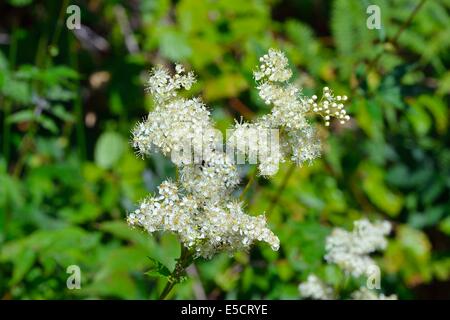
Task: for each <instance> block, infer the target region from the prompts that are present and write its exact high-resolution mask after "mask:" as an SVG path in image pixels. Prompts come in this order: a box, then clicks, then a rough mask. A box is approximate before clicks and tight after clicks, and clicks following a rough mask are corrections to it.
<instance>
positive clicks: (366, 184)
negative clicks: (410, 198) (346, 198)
mask: <svg viewBox="0 0 450 320" xmlns="http://www.w3.org/2000/svg"><path fill="white" fill-rule="evenodd" d="M361 171H362V175H363V176H364V180H363V185H362V186H363V189H364V191H365V192H366V194H367V196H368V197H369V199H370V200H371V201H372V203H373V204H375V205H376V206H377V207H378V208H379V209H381V210H383V211H384V212H386V213H387V214H389V215H390V216H392V217H395V216H397V215H398V214H399V213H400V211H401V210H402V208H403V202H404V199H403V197H402V196H401V195H399V194H396V193H394V192H393V191H391V190H390V189H389V188H388V187H387V186H386V185H385V183H384V181H383V171H382V169H380V168H378V167H375V166H373V165H370V164H364V165H363V166H362V168H361Z"/></svg>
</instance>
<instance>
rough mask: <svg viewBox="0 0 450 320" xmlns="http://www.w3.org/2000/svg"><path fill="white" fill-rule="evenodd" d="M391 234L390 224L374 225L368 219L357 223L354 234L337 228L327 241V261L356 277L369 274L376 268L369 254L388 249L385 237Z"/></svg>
mask: <svg viewBox="0 0 450 320" xmlns="http://www.w3.org/2000/svg"><path fill="white" fill-rule="evenodd" d="M390 232H391V225H390V223H389V222H387V221H380V222H376V223H373V224H372V223H370V221H369V220H367V219H362V220H359V221H355V223H354V228H353V231H352V232H348V231H346V230H344V229H341V228H336V229H334V231H333V232H332V234H331V235H330V236H329V237H328V238H327V240H326V250H327V254H326V256H325V260H327V261H328V262H330V263H335V264H337V265H338V266H339V267H341V268H342V270H344V271H345V272H348V273H351V274H352V276H354V277H359V276H361V275H363V274H367V272H369V271H370V270H371V269H373V268H372V267H373V266H376V263H375V261H373V259H372V258H370V256H369V254H370V253H372V252H374V251H376V250H383V249H385V248H386V245H387V241H386V238H385V236H386V235H388V234H389V233H390Z"/></svg>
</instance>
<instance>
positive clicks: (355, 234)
mask: <svg viewBox="0 0 450 320" xmlns="http://www.w3.org/2000/svg"><path fill="white" fill-rule="evenodd" d="M390 231H391V225H390V223H389V222H387V221H379V222H375V223H371V222H370V221H369V220H367V219H362V220H358V221H355V222H354V228H353V231H352V232H348V231H346V230H343V229H341V228H335V229H334V230H333V232H332V233H331V235H329V236H328V237H327V239H326V252H327V253H326V255H325V260H326V261H327V262H329V263H334V264H336V265H338V266H339V267H340V268H341V269H342V270H343V271H344V273H345V274H346V276H348V275H350V276H352V277H355V278H357V277H359V276H361V275H366V276H368V277H369V276H371V275H370V271H371V270H379V269H378V266H377V265H376V263H375V261H374V260H373V259H372V258H370V257H369V254H370V253H372V252H374V251H376V250H383V249H385V248H386V245H387V240H386V236H387V235H388V234H389V233H390ZM298 288H299V291H300V295H301V296H302V297H303V298H310V299H316V300H330V299H335V298H336V296H337V293H336V292H335V290H334V289H333V287H331V286H330V285H328V284H326V283H325V282H323V281H322V280H321V279H319V278H318V277H317V276H315V275H313V274H311V275H309V276H308V278H307V280H306V281H305V282H303V283H301V284H300V285H299V287H298ZM351 298H352V299H354V300H385V299H389V300H393V299H397V297H396V296H395V295H391V296H385V295H384V294H377V293H376V292H374V291H373V290H369V289H368V288H366V287H361V288H359V289H358V290H356V291H354V292H353V293H352V294H351Z"/></svg>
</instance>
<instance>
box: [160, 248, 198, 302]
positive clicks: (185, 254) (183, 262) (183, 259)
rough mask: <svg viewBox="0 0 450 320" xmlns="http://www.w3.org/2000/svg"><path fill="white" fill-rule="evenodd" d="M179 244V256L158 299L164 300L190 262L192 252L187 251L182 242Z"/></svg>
mask: <svg viewBox="0 0 450 320" xmlns="http://www.w3.org/2000/svg"><path fill="white" fill-rule="evenodd" d="M180 246H181V253H180V258H179V259H178V260H177V263H176V265H175V268H174V269H173V271H172V273H171V274H170V275H169V277H168V281H167V283H166V286H165V287H164V289H163V291H162V292H161V295H160V296H159V299H160V300H164V299H165V298H166V297H167V296H168V294H169V293H170V291H172V289H173V288H174V287H175V285H176V284H177V283H179V282H180V280H181V277H182V276H183V275H184V274H185V270H186V268H187V267H189V265H190V264H191V263H192V257H193V253H192V252H191V251H189V249H187V248H186V247H185V246H184V245H183V244H182V243H181V244H180Z"/></svg>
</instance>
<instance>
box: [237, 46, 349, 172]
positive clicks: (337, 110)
mask: <svg viewBox="0 0 450 320" xmlns="http://www.w3.org/2000/svg"><path fill="white" fill-rule="evenodd" d="M291 76H292V72H291V70H290V69H289V68H288V60H287V58H286V56H285V55H284V54H283V53H282V52H280V51H277V50H272V49H271V50H269V53H268V54H266V55H264V56H263V57H261V58H260V66H259V67H258V68H257V70H256V71H255V72H254V78H255V80H256V81H257V89H258V92H259V96H260V97H261V99H262V100H263V101H264V102H265V103H266V104H268V105H271V106H272V110H271V112H270V114H268V115H265V116H262V117H260V118H259V119H256V121H254V122H253V123H250V124H247V123H242V122H240V123H237V124H236V125H235V128H234V131H235V134H234V136H237V137H239V138H240V137H248V136H252V135H254V133H253V131H254V130H261V128H265V129H267V128H270V129H276V130H279V132H280V134H279V139H280V148H279V149H278V152H277V153H276V154H275V155H274V156H273V157H272V158H270V157H269V156H267V155H266V157H260V158H259V162H260V164H259V166H258V168H259V171H260V174H261V175H264V176H270V175H273V174H275V173H276V172H277V169H278V166H274V165H273V163H274V161H278V162H282V161H284V159H286V158H290V159H291V160H292V161H294V162H295V163H297V164H298V165H301V164H302V163H304V162H311V161H312V160H314V159H315V158H317V157H319V156H320V148H321V144H320V140H319V139H318V137H317V134H316V130H315V128H314V127H313V126H312V125H311V124H310V122H309V121H308V116H311V115H316V114H318V115H321V116H323V117H324V119H325V125H327V126H328V125H329V124H330V120H331V118H336V119H338V120H339V121H341V122H345V121H347V120H348V119H349V116H348V115H347V113H346V111H345V110H344V104H343V103H344V102H345V101H346V100H347V97H346V96H334V95H333V93H332V91H331V90H330V89H329V88H327V87H326V88H324V90H323V96H322V98H321V99H320V101H319V100H318V98H317V96H316V95H313V96H312V97H306V96H304V95H303V94H302V91H301V89H299V88H297V87H296V86H295V85H293V84H291V83H288V80H289V79H290V78H291ZM240 143H241V145H240V147H238V148H237V150H238V152H241V153H245V152H248V153H250V152H252V151H253V150H252V149H255V148H259V145H258V144H255V143H252V142H250V141H249V139H241V141H240ZM259 150H260V148H259ZM265 159H269V160H267V161H264V160H265Z"/></svg>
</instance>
